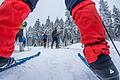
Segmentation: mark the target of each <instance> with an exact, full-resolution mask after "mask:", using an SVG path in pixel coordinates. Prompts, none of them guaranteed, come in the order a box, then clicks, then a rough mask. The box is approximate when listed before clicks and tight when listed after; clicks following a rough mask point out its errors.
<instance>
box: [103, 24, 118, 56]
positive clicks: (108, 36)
mask: <svg viewBox="0 0 120 80" xmlns="http://www.w3.org/2000/svg"><path fill="white" fill-rule="evenodd" d="M103 26H104V28H105V30H106V32H107V34H108V37H109V38H110V40H111V42H112V44H113V46H114V48H115V50H116V51H117V53H118V55H119V56H120V52H119V51H118V49H117V47H116V45H115V43H114V41H113V39H112V37H111V35H110V33H109V32H108V30H107V28H106V27H105V25H104V23H103Z"/></svg>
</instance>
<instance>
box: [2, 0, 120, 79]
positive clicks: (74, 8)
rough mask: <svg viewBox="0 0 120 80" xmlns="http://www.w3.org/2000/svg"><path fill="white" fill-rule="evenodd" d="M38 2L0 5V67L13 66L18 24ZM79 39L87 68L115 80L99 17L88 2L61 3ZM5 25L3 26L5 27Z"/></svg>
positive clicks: (8, 1)
mask: <svg viewBox="0 0 120 80" xmlns="http://www.w3.org/2000/svg"><path fill="white" fill-rule="evenodd" d="M37 2H38V0H5V1H4V3H3V4H2V5H1V6H0V68H5V67H7V66H9V65H10V64H13V63H15V60H14V58H11V57H10V56H11V54H12V52H13V50H14V42H15V36H16V34H17V32H18V31H19V28H20V25H21V24H22V22H23V21H24V19H25V18H26V17H27V16H28V14H29V13H30V11H33V9H34V8H35V5H36V4H37ZM65 3H66V6H67V9H68V10H69V11H70V13H71V15H72V17H73V19H74V21H75V23H76V25H77V26H78V29H79V31H80V33H81V36H82V39H81V40H82V43H83V44H84V55H85V57H86V59H87V61H88V63H89V65H90V66H91V68H92V69H93V70H94V71H95V73H97V74H98V75H99V76H100V77H102V78H104V79H103V80H119V73H118V70H117V69H116V67H115V65H114V64H113V62H112V60H111V58H110V56H109V54H110V51H109V46H108V44H107V42H106V39H105V38H106V36H105V30H104V28H103V24H102V21H101V18H100V16H99V14H98V12H97V10H96V8H95V3H94V2H92V1H91V0H65ZM6 22H7V24H5V23H6Z"/></svg>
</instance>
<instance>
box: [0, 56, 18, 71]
mask: <svg viewBox="0 0 120 80" xmlns="http://www.w3.org/2000/svg"><path fill="white" fill-rule="evenodd" d="M15 62H16V61H15V59H14V58H12V57H11V58H3V57H0V69H2V68H6V67H8V66H10V65H12V64H14V63H15Z"/></svg>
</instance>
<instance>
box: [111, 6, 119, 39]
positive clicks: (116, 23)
mask: <svg viewBox="0 0 120 80" xmlns="http://www.w3.org/2000/svg"><path fill="white" fill-rule="evenodd" d="M112 17H113V20H114V23H113V26H114V33H115V39H119V38H120V10H119V9H118V8H116V6H115V5H114V6H113V14H112Z"/></svg>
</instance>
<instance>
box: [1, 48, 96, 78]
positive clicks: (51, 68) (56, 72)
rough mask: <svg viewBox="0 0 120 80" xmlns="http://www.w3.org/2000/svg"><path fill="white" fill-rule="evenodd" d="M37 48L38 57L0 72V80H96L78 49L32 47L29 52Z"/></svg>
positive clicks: (16, 55) (17, 55)
mask: <svg viewBox="0 0 120 80" xmlns="http://www.w3.org/2000/svg"><path fill="white" fill-rule="evenodd" d="M38 50H39V51H41V55H40V56H39V57H37V58H34V59H33V60H30V61H28V62H26V63H25V64H22V65H20V66H18V67H15V68H12V69H10V70H7V71H5V72H2V73H0V80H83V79H84V80H96V79H95V76H94V75H93V74H91V71H90V70H88V68H87V67H86V66H85V65H84V64H83V63H82V62H81V61H80V59H79V58H78V57H77V53H75V52H79V50H77V49H43V48H34V49H33V50H32V51H31V53H32V52H34V51H38ZM24 54H25V53H20V54H15V55H14V56H15V57H16V58H17V57H20V56H21V55H22V56H23V55H24ZM28 54H30V52H28ZM28 54H26V56H27V55H28ZM24 56H25V55H24Z"/></svg>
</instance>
